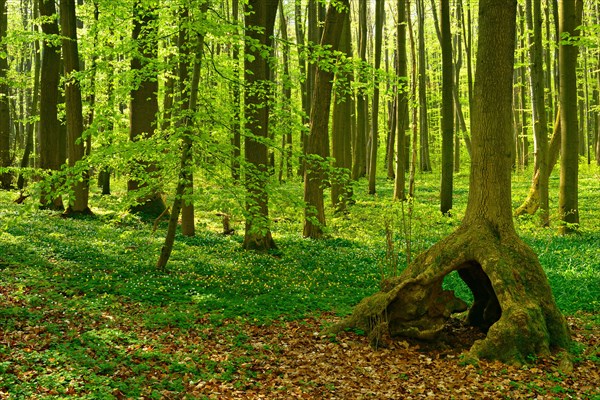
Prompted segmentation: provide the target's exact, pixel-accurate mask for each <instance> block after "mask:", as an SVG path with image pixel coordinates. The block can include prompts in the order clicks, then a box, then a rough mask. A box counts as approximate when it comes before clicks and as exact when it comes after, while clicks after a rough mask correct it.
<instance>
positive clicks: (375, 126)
mask: <svg viewBox="0 0 600 400" xmlns="http://www.w3.org/2000/svg"><path fill="white" fill-rule="evenodd" d="M383 21H384V0H376V1H375V66H374V67H375V81H374V88H373V121H372V122H371V140H370V143H371V146H370V148H369V151H370V156H369V188H368V191H369V194H375V191H376V189H375V182H376V179H377V150H378V148H379V77H378V76H377V72H378V71H379V68H380V67H381V46H382V42H383V24H384V22H383Z"/></svg>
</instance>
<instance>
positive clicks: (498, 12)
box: [336, 0, 569, 363]
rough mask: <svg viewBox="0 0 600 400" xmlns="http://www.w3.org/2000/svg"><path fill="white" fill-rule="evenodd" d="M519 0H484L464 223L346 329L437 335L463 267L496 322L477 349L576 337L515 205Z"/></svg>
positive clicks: (481, 310) (456, 306)
mask: <svg viewBox="0 0 600 400" xmlns="http://www.w3.org/2000/svg"><path fill="white" fill-rule="evenodd" d="M515 22H516V2H514V1H512V0H481V1H480V5H479V41H478V49H477V59H476V71H475V74H476V75H475V85H474V93H473V94H474V97H473V115H472V123H471V128H472V134H473V142H472V145H473V159H472V163H471V178H470V184H469V199H468V204H467V210H466V213H465V217H464V219H463V221H462V224H461V226H460V227H459V228H458V229H457V230H456V231H455V232H454V233H452V234H451V235H450V236H448V237H447V238H446V239H443V240H442V241H440V242H439V243H437V244H436V245H434V246H433V247H432V248H430V249H429V250H428V251H426V252H425V253H423V254H421V255H420V256H419V257H417V258H416V259H415V261H414V262H413V263H411V264H410V265H409V266H408V267H407V269H405V270H404V272H403V273H402V274H401V276H399V277H398V278H392V279H389V280H387V281H386V282H384V283H383V289H382V290H381V291H380V292H379V293H376V294H374V295H373V296H370V297H368V298H366V299H364V300H363V301H362V302H361V303H360V304H359V305H358V306H357V307H356V308H355V310H354V313H353V315H352V316H351V317H350V318H348V319H347V320H346V321H344V322H342V323H341V324H340V325H338V326H337V327H336V329H340V328H344V327H346V326H358V327H360V328H361V329H365V330H368V331H370V332H371V335H372V338H373V339H374V340H377V339H379V338H380V336H381V334H383V333H386V332H387V333H389V334H390V335H391V336H409V337H416V338H420V339H432V338H435V337H436V336H437V335H438V333H439V332H440V331H441V329H442V328H443V327H444V324H445V322H446V320H447V319H448V318H449V317H450V314H451V313H452V312H455V311H462V310H465V309H466V308H467V307H466V304H465V303H464V302H463V301H462V300H460V299H457V298H456V297H455V296H454V293H453V292H451V291H447V290H443V289H442V282H443V280H444V277H445V276H446V275H447V274H449V273H450V272H452V271H458V273H459V275H460V277H461V278H462V279H463V280H464V281H465V283H466V284H467V285H468V286H469V288H470V289H471V291H472V293H473V296H474V303H473V305H472V306H471V307H470V310H469V314H468V322H469V323H470V324H472V325H475V326H479V327H480V328H481V329H482V330H484V331H486V332H487V336H486V337H485V339H483V340H478V341H476V342H475V343H474V344H473V346H472V347H471V349H470V351H469V356H471V357H474V358H476V359H477V358H490V359H498V360H501V361H504V362H508V363H520V362H522V361H523V360H524V359H525V357H527V356H528V355H531V354H547V353H548V352H549V351H550V348H551V347H552V346H560V347H566V346H567V345H568V343H569V330H568V327H567V324H566V321H565V319H564V317H563V316H562V315H561V314H560V311H559V310H558V308H557V306H556V303H555V301H554V298H553V296H552V291H551V289H550V285H549V283H548V279H547V277H546V275H545V273H544V270H543V269H542V267H541V265H540V263H539V261H538V259H537V256H536V255H535V254H534V253H533V251H532V250H531V249H530V248H529V247H528V246H527V245H526V244H525V243H524V242H523V241H522V240H521V239H520V238H519V237H518V236H517V234H516V232H515V228H514V225H513V220H512V215H511V169H512V165H511V164H512V156H511V150H512V144H511V143H512V82H513V65H514V44H515Z"/></svg>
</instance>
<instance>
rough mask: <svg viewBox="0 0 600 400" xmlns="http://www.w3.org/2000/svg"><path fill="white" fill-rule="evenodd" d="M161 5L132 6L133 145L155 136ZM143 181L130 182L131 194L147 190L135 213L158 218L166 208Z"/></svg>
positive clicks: (142, 2)
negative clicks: (159, 6) (159, 10)
mask: <svg viewBox="0 0 600 400" xmlns="http://www.w3.org/2000/svg"><path fill="white" fill-rule="evenodd" d="M157 13H158V1H157V0H148V1H147V0H136V1H135V3H134V5H133V32H132V38H133V41H134V44H135V46H136V50H137V51H136V52H134V55H133V57H132V59H131V71H132V72H133V73H134V82H135V83H134V87H133V89H132V90H131V102H130V110H129V139H130V140H131V141H132V142H135V141H139V140H144V139H149V138H150V137H152V136H153V135H154V130H155V128H156V115H157V114H158V98H157V92H158V79H157V71H156V60H157V56H158V14H157ZM141 163H142V164H143V167H144V168H143V169H144V171H145V174H147V175H149V176H153V175H156V173H157V172H158V167H157V166H156V164H154V163H147V162H141ZM147 185H148V183H146V182H144V179H143V178H141V177H135V176H134V177H131V178H130V179H129V181H128V182H127V190H128V191H137V190H144V191H145V192H146V193H145V194H144V195H143V196H139V197H138V199H137V203H138V204H137V205H136V206H134V207H133V208H132V211H133V212H137V213H142V214H146V215H149V216H153V217H157V216H159V215H160V214H162V213H163V211H165V209H166V204H165V201H164V199H163V196H162V194H161V193H160V191H159V189H158V188H154V187H152V188H150V187H147Z"/></svg>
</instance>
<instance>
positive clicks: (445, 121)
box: [440, 0, 454, 214]
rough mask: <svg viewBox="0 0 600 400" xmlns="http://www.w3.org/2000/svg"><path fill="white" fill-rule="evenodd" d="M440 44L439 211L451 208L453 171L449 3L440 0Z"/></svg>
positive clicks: (452, 81)
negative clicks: (440, 167) (440, 172)
mask: <svg viewBox="0 0 600 400" xmlns="http://www.w3.org/2000/svg"><path fill="white" fill-rule="evenodd" d="M440 22H441V24H440V25H441V27H440V28H441V29H440V30H441V44H442V121H441V126H442V182H441V186H440V211H441V212H442V214H448V213H449V212H450V210H452V188H453V172H454V154H453V150H454V107H453V91H454V79H453V77H452V75H453V69H452V33H451V30H450V3H449V2H448V1H446V0H441V1H440Z"/></svg>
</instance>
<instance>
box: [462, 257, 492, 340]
mask: <svg viewBox="0 0 600 400" xmlns="http://www.w3.org/2000/svg"><path fill="white" fill-rule="evenodd" d="M457 271H458V275H459V276H460V277H461V279H462V280H463V281H464V282H465V283H466V284H467V286H468V287H469V289H470V290H471V293H473V305H472V306H471V308H470V309H469V314H468V317H467V322H468V323H469V325H472V326H475V327H478V328H479V329H481V330H482V331H483V332H487V331H488V329H490V327H491V326H492V325H493V324H495V323H496V321H498V320H499V319H500V316H501V315H502V308H501V307H500V302H499V301H498V297H497V296H496V292H495V291H494V288H493V287H492V282H491V281H490V278H489V277H488V276H487V274H486V273H485V271H484V270H483V268H481V265H480V264H479V263H478V262H476V261H469V262H467V263H465V264H463V265H461V266H460V267H459V268H458V269H457Z"/></svg>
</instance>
